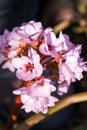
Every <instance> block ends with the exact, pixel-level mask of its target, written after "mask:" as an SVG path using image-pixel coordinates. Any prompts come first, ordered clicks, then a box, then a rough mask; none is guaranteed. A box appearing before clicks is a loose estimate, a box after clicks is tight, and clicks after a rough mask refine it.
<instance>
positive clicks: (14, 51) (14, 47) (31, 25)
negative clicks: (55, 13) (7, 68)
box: [8, 21, 43, 58]
mask: <svg viewBox="0 0 87 130" xmlns="http://www.w3.org/2000/svg"><path fill="white" fill-rule="evenodd" d="M42 31H43V27H42V24H41V23H40V22H34V21H30V22H28V23H25V24H22V26H20V27H15V28H13V30H12V32H11V33H10V35H9V36H8V44H9V46H10V51H9V53H8V57H9V58H14V57H15V56H17V55H23V54H24V53H23V54H21V53H22V52H23V51H27V48H29V45H32V44H34V43H35V42H38V39H39V36H40V35H41V33H42Z"/></svg>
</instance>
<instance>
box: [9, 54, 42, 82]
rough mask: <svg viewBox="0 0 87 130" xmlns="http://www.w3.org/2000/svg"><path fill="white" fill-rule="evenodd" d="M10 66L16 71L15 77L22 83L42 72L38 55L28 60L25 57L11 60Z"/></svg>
mask: <svg viewBox="0 0 87 130" xmlns="http://www.w3.org/2000/svg"><path fill="white" fill-rule="evenodd" d="M12 64H13V66H14V67H15V68H16V69H17V71H16V76H17V77H18V78H19V79H22V80H24V81H28V80H32V79H34V78H35V77H38V76H40V75H41V74H42V72H43V67H42V65H41V64H40V57H39V55H38V54H33V55H32V56H31V57H30V58H29V57H25V56H22V57H20V58H13V59H12Z"/></svg>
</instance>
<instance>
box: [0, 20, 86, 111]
mask: <svg viewBox="0 0 87 130" xmlns="http://www.w3.org/2000/svg"><path fill="white" fill-rule="evenodd" d="M81 48H82V47H81V45H76V46H75V45H74V44H73V43H72V42H71V41H70V40H69V36H68V35H65V34H62V32H60V34H59V37H58V38H57V37H56V35H55V33H54V32H53V31H52V28H46V29H44V28H43V26H42V24H41V23H40V22H34V21H30V22H28V23H23V24H22V25H21V26H20V27H15V28H13V30H12V31H11V32H9V31H8V30H5V31H4V34H3V35H1V36H0V64H1V65H2V68H3V69H9V70H10V71H11V72H15V73H16V76H17V78H18V79H20V80H23V81H24V82H25V84H24V85H23V87H22V88H19V89H17V90H14V91H13V93H14V94H16V95H20V96H21V102H22V103H23V106H22V108H23V109H25V111H26V112H30V111H33V112H36V113H38V112H42V113H47V111H48V107H50V106H54V105H55V102H57V101H58V99H57V98H56V97H54V96H52V95H51V93H52V92H54V91H56V87H55V86H54V85H52V83H53V82H56V80H54V81H52V79H53V78H52V75H54V77H55V76H56V77H57V82H58V88H57V90H58V91H57V92H58V94H60V95H62V94H63V93H66V92H67V91H68V88H69V86H70V84H71V82H75V81H76V80H80V79H82V78H83V75H82V72H83V71H87V66H86V63H87V62H83V59H82V58H81V57H80V54H81ZM53 64H55V67H52V66H53ZM49 66H50V67H49ZM50 68H51V69H50ZM52 70H54V71H52ZM55 70H56V72H57V73H53V72H55ZM44 71H49V72H52V73H51V75H50V77H49V78H50V80H49V79H48V77H45V76H46V75H44V73H43V72H44Z"/></svg>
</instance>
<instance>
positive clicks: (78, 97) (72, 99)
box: [13, 92, 87, 130]
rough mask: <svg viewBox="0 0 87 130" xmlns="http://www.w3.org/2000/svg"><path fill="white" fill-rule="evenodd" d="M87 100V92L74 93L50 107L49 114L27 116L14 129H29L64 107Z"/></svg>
mask: <svg viewBox="0 0 87 130" xmlns="http://www.w3.org/2000/svg"><path fill="white" fill-rule="evenodd" d="M84 101H87V92H83V93H79V94H73V95H71V96H68V97H66V98H64V99H62V100H60V101H58V102H57V103H56V105H55V106H54V107H51V108H49V111H48V114H46V115H44V114H41V113H39V114H35V115H33V116H31V117H29V118H27V119H26V120H25V121H24V122H22V123H21V124H19V125H18V126H17V127H16V128H14V129H13V130H29V129H30V128H31V127H32V126H34V125H35V124H37V123H39V122H40V121H42V120H43V119H45V118H46V117H48V116H49V115H52V114H53V113H55V112H56V111H59V110H61V109H63V108H64V107H67V106H69V105H71V104H75V103H79V102H84Z"/></svg>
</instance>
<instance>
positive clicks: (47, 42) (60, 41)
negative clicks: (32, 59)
mask: <svg viewBox="0 0 87 130" xmlns="http://www.w3.org/2000/svg"><path fill="white" fill-rule="evenodd" d="M74 46H75V45H74V44H72V43H71V41H70V40H69V36H68V35H66V34H63V33H62V32H60V34H59V38H57V37H56V35H55V33H53V32H52V31H49V32H48V33H46V34H45V35H44V42H43V43H42V44H41V45H40V46H39V51H40V52H41V53H42V54H44V55H50V56H52V57H56V56H57V55H58V53H60V52H63V51H65V52H67V51H69V50H70V49H72V48H73V47H74Z"/></svg>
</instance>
